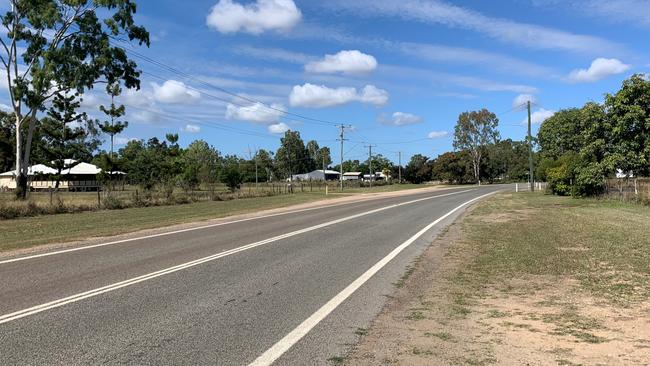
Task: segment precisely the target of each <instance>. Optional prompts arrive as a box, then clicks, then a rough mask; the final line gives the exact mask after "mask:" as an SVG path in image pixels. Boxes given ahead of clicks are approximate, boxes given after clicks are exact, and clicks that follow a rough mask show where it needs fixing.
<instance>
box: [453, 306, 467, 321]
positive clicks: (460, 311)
mask: <svg viewBox="0 0 650 366" xmlns="http://www.w3.org/2000/svg"><path fill="white" fill-rule="evenodd" d="M471 312H472V311H471V310H470V309H469V308H466V307H464V306H457V305H455V306H452V307H451V315H452V316H455V317H460V318H464V317H466V316H467V315H469V313H471Z"/></svg>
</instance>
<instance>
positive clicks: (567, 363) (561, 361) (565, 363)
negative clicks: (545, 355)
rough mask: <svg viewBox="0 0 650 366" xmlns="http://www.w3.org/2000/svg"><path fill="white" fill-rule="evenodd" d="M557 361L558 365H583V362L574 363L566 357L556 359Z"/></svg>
mask: <svg viewBox="0 0 650 366" xmlns="http://www.w3.org/2000/svg"><path fill="white" fill-rule="evenodd" d="M555 362H557V364H558V366H582V364H581V363H573V362H571V361H569V360H565V359H559V360H555Z"/></svg>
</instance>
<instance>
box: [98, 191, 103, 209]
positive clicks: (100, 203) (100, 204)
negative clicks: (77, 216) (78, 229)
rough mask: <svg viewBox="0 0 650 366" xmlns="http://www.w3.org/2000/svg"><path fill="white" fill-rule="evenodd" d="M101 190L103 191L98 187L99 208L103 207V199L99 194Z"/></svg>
mask: <svg viewBox="0 0 650 366" xmlns="http://www.w3.org/2000/svg"><path fill="white" fill-rule="evenodd" d="M100 190H101V189H100V188H99V187H97V207H98V208H99V207H102V198H101V194H100V193H99V192H100Z"/></svg>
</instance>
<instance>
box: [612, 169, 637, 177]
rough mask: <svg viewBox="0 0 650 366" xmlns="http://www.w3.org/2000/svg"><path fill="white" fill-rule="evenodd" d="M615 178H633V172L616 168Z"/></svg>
mask: <svg viewBox="0 0 650 366" xmlns="http://www.w3.org/2000/svg"><path fill="white" fill-rule="evenodd" d="M616 178H634V172H632V171H629V172H624V171H623V170H621V169H616Z"/></svg>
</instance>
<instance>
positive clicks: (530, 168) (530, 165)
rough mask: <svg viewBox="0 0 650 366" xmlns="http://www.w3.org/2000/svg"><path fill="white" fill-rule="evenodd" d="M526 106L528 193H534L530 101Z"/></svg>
mask: <svg viewBox="0 0 650 366" xmlns="http://www.w3.org/2000/svg"><path fill="white" fill-rule="evenodd" d="M526 105H527V106H528V180H529V182H530V191H531V192H534V191H535V178H534V177H533V136H532V135H531V131H530V125H531V123H530V100H529V101H528V103H526Z"/></svg>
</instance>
